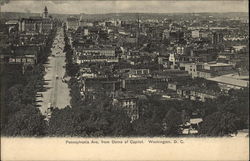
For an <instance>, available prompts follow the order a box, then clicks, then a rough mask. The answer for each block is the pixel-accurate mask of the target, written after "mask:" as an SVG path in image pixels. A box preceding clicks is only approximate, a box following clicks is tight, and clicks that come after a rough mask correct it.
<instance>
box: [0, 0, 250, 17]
mask: <svg viewBox="0 0 250 161" xmlns="http://www.w3.org/2000/svg"><path fill="white" fill-rule="evenodd" d="M44 6H47V7H48V9H49V12H50V13H59V14H79V13H86V14H106V13H135V12H136V13H213V12H216V13H226V12H248V1H246V0H241V1H183V0H180V1H85V0H83V1H79V0H78V1H32V0H28V1H27V0H26V1H21V0H20V1H11V0H10V1H9V2H8V3H5V4H3V5H2V6H1V12H24V13H40V12H41V10H43V8H44ZM103 6H105V7H103Z"/></svg>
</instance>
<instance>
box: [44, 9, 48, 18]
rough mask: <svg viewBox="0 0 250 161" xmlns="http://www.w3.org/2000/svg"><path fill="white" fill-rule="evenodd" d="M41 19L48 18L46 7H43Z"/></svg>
mask: <svg viewBox="0 0 250 161" xmlns="http://www.w3.org/2000/svg"><path fill="white" fill-rule="evenodd" d="M43 18H48V9H47V6H45V7H44V12H43Z"/></svg>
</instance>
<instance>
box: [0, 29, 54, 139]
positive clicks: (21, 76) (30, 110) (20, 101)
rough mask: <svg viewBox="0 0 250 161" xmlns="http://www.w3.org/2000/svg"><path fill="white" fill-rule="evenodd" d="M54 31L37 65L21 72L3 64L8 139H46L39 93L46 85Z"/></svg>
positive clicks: (4, 127) (3, 109)
mask: <svg viewBox="0 0 250 161" xmlns="http://www.w3.org/2000/svg"><path fill="white" fill-rule="evenodd" d="M55 35H56V29H54V30H53V31H52V32H51V33H50V34H49V37H48V38H47V39H46V45H45V46H44V48H43V49H42V50H41V51H40V52H39V53H38V63H37V64H36V65H35V66H34V67H27V69H26V70H25V72H24V73H23V72H22V66H21V65H18V64H16V65H14V64H2V66H1V68H2V70H1V74H0V78H1V97H0V98H1V134H2V135H6V136H44V135H45V134H46V129H47V128H46V122H45V120H44V116H42V114H41V112H40V111H39V109H38V108H37V107H36V98H35V97H36V93H37V92H38V91H40V90H43V89H42V88H41V85H42V84H43V83H44V79H43V76H44V74H45V68H44V66H43V64H44V63H46V61H47V59H48V56H49V54H50V52H51V47H52V43H53V40H54V37H55Z"/></svg>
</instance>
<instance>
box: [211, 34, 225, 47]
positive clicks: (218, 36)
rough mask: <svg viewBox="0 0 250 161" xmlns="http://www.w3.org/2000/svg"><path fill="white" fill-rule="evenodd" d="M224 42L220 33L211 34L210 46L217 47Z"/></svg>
mask: <svg viewBox="0 0 250 161" xmlns="http://www.w3.org/2000/svg"><path fill="white" fill-rule="evenodd" d="M223 40H224V36H223V33H221V32H214V33H213V34H212V44H214V45H217V44H219V43H222V42H223Z"/></svg>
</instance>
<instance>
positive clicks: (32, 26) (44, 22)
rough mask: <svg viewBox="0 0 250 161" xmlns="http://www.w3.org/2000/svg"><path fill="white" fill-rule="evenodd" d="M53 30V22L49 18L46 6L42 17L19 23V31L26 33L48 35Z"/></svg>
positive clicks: (24, 19) (23, 20) (27, 19)
mask: <svg viewBox="0 0 250 161" xmlns="http://www.w3.org/2000/svg"><path fill="white" fill-rule="evenodd" d="M52 29H53V21H52V19H51V18H49V17H48V9H47V7H46V6H45V8H44V12H43V16H42V17H30V18H22V19H21V20H20V21H19V31H20V32H25V33H48V32H50V31H51V30H52Z"/></svg>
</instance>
